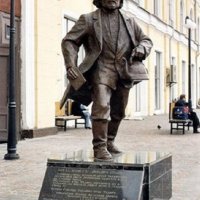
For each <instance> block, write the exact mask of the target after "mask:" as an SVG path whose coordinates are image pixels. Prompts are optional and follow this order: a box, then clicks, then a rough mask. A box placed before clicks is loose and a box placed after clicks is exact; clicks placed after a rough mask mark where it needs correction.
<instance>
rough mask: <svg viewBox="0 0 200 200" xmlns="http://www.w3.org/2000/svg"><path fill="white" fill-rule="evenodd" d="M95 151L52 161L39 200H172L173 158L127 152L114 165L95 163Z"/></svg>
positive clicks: (167, 155) (163, 155) (164, 154)
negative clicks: (93, 155)
mask: <svg viewBox="0 0 200 200" xmlns="http://www.w3.org/2000/svg"><path fill="white" fill-rule="evenodd" d="M92 154H93V152H92V151H85V150H80V151H77V152H73V153H71V154H67V155H66V156H65V158H64V159H49V160H48V163H47V170H46V174H45V178H44V181H43V185H42V189H41V192H40V196H39V200H64V199H69V200H168V199H170V198H171V196H172V156H171V154H169V153H161V152H127V153H123V154H121V155H119V156H116V157H115V158H114V162H94V161H93V157H92Z"/></svg>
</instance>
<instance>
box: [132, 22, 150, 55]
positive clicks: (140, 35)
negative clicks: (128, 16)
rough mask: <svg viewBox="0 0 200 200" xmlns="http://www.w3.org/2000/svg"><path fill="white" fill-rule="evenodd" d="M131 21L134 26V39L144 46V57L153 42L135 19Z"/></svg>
mask: <svg viewBox="0 0 200 200" xmlns="http://www.w3.org/2000/svg"><path fill="white" fill-rule="evenodd" d="M132 22H133V26H134V33H135V40H136V41H137V42H138V45H141V46H143V47H144V50H145V58H146V57H147V56H148V55H149V54H150V52H151V48H152V46H153V42H152V41H151V39H150V38H149V37H148V36H147V35H145V34H144V32H143V31H142V29H141V28H140V26H139V25H138V24H137V23H136V22H135V20H133V21H132Z"/></svg>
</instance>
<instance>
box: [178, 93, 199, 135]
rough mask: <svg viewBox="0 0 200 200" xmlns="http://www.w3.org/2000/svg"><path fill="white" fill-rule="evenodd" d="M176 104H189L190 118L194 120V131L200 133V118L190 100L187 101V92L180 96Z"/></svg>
mask: <svg viewBox="0 0 200 200" xmlns="http://www.w3.org/2000/svg"><path fill="white" fill-rule="evenodd" d="M175 106H189V119H191V120H192V122H193V133H200V132H199V131H198V126H199V118H198V116H197V114H196V112H194V111H193V109H192V108H191V107H190V104H189V103H188V102H186V96H185V94H181V95H180V98H179V100H178V101H177V102H176V103H175Z"/></svg>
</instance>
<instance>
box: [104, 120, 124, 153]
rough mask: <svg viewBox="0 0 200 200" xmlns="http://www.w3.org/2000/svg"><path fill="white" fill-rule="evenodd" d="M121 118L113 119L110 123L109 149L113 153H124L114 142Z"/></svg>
mask: <svg viewBox="0 0 200 200" xmlns="http://www.w3.org/2000/svg"><path fill="white" fill-rule="evenodd" d="M120 122H121V120H111V121H110V122H109V124H108V133H107V134H108V136H107V137H108V139H107V150H108V151H109V152H110V153H111V154H119V153H122V152H121V151H120V150H119V149H118V147H117V146H116V145H115V144H114V140H115V137H116V135H117V131H118V128H119V125H120Z"/></svg>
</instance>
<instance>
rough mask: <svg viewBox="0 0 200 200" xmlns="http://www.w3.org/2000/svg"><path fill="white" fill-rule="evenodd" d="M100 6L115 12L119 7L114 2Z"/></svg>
mask: <svg viewBox="0 0 200 200" xmlns="http://www.w3.org/2000/svg"><path fill="white" fill-rule="evenodd" d="M102 6H103V8H104V9H106V10H116V9H118V8H119V5H118V4H117V3H116V2H114V1H110V2H109V3H108V4H106V5H102Z"/></svg>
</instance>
